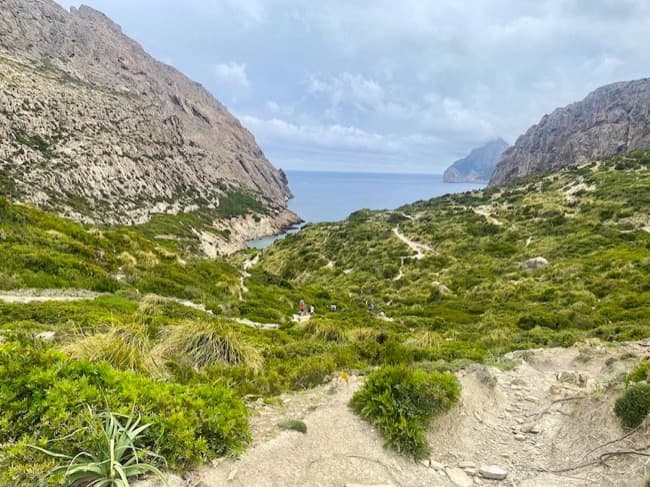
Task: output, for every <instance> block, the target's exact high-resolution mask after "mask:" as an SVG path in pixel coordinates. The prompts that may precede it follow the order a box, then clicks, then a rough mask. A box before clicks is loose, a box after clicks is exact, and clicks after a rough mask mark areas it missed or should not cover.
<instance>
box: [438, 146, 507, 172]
mask: <svg viewBox="0 0 650 487" xmlns="http://www.w3.org/2000/svg"><path fill="white" fill-rule="evenodd" d="M507 147H508V143H507V142H506V141H505V140H503V139H496V140H492V141H490V142H488V143H487V144H485V145H482V146H481V147H478V148H476V149H474V150H472V152H470V153H469V155H468V156H467V157H465V158H463V159H459V160H457V161H456V162H454V163H453V164H452V165H451V166H449V167H448V168H447V170H446V171H445V172H444V174H443V175H442V179H443V180H444V181H445V183H487V182H488V181H489V180H490V176H491V175H492V172H493V171H494V168H495V166H496V165H497V162H499V159H500V158H501V154H503V151H504V150H506V148H507Z"/></svg>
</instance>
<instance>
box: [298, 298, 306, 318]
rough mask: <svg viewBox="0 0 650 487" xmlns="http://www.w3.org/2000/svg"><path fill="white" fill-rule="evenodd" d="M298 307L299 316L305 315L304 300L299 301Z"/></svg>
mask: <svg viewBox="0 0 650 487" xmlns="http://www.w3.org/2000/svg"><path fill="white" fill-rule="evenodd" d="M299 307H300V316H303V315H304V314H305V300H304V299H301V300H300V304H299Z"/></svg>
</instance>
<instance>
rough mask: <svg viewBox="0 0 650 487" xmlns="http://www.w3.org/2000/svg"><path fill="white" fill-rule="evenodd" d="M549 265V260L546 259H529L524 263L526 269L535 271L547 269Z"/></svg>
mask: <svg viewBox="0 0 650 487" xmlns="http://www.w3.org/2000/svg"><path fill="white" fill-rule="evenodd" d="M547 265H548V260H546V259H545V258H544V257H533V258H532V259H528V260H527V261H526V262H524V269H527V270H530V271H534V270H537V269H541V268H543V267H546V266H547Z"/></svg>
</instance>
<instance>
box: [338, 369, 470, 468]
mask: <svg viewBox="0 0 650 487" xmlns="http://www.w3.org/2000/svg"><path fill="white" fill-rule="evenodd" d="M459 398H460V384H459V383H458V381H457V380H456V378H455V377H454V376H453V375H451V374H449V373H439V372H430V373H429V372H424V371H422V370H413V369H411V368H409V367H405V366H393V367H384V368H381V369H379V370H378V371H376V372H373V373H372V374H370V375H369V376H368V378H367V379H366V382H365V384H364V386H363V387H362V388H361V389H360V390H359V391H357V392H356V393H355V394H354V396H353V397H352V401H351V402H350V405H351V406H352V408H353V409H354V412H356V413H357V414H358V415H359V416H361V417H362V418H363V419H365V420H367V421H368V422H369V423H371V424H372V425H373V426H375V427H376V428H377V429H378V430H379V431H380V433H381V434H382V435H383V436H384V438H385V439H386V446H389V447H391V448H394V449H395V450H397V451H398V452H400V453H404V454H405V455H410V456H413V457H414V458H416V459H418V458H423V457H425V456H426V455H427V454H428V453H429V446H428V444H427V441H426V430H427V427H428V425H429V423H430V422H431V420H432V419H433V418H434V417H436V416H438V415H440V414H442V413H444V412H446V411H447V410H449V409H450V408H451V407H452V406H453V405H454V404H456V402H458V399H459Z"/></svg>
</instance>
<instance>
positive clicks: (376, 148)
mask: <svg viewBox="0 0 650 487" xmlns="http://www.w3.org/2000/svg"><path fill="white" fill-rule="evenodd" d="M239 118H240V120H241V121H242V123H243V124H244V125H245V126H246V127H248V128H249V130H251V131H252V132H253V133H255V134H256V136H257V137H258V138H260V139H261V140H262V141H263V142H264V143H267V144H276V145H282V146H284V147H288V146H311V147H317V148H320V149H328V150H332V151H363V152H370V153H383V154H392V155H393V154H396V153H398V152H399V151H400V150H401V149H403V146H402V145H401V144H400V143H399V141H398V140H395V139H394V138H391V137H388V136H386V135H383V134H378V133H372V132H367V131H365V130H362V129H360V128H358V127H353V126H344V125H339V124H331V125H325V124H317V123H314V124H305V125H300V124H295V123H292V122H288V121H286V120H282V119H280V118H270V119H263V118H258V117H256V116H253V115H241V116H240V117H239Z"/></svg>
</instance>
